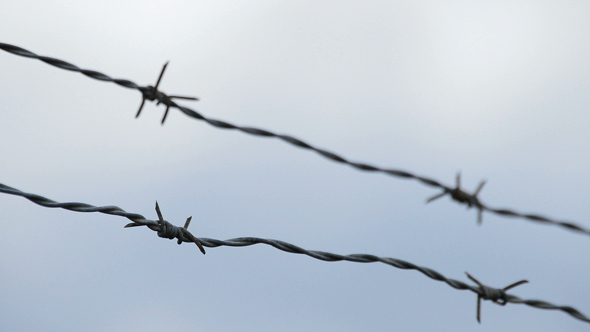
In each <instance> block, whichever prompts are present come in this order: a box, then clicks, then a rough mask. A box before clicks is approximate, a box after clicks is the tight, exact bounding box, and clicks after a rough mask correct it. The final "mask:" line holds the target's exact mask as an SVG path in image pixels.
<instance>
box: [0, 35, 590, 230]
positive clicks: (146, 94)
mask: <svg viewBox="0 0 590 332" xmlns="http://www.w3.org/2000/svg"><path fill="white" fill-rule="evenodd" d="M0 49H2V50H4V51H6V52H9V53H12V54H16V55H19V56H23V57H27V58H34V59H39V60H41V61H43V62H45V63H48V64H50V65H52V66H55V67H58V68H61V69H65V70H70V71H77V72H80V73H82V74H84V75H86V76H88V77H91V78H94V79H97V80H100V81H107V82H113V83H116V84H118V85H120V86H123V87H126V88H130V89H136V90H138V91H139V92H141V93H142V102H141V106H140V108H139V110H138V112H137V115H136V117H138V116H139V115H140V114H141V110H142V108H143V105H144V103H145V101H146V100H150V101H155V100H157V101H158V102H157V104H158V105H159V104H160V103H162V104H164V105H166V111H165V113H164V116H163V118H162V124H164V121H165V120H166V117H167V116H168V110H169V109H170V107H174V108H177V109H179V110H180V111H181V112H183V113H184V114H186V115H187V116H189V117H191V118H193V119H196V120H202V121H205V122H206V123H208V124H210V125H212V126H214V127H217V128H220V129H233V130H239V131H241V132H244V133H247V134H250V135H254V136H260V137H274V138H278V139H280V140H282V141H284V142H287V143H289V144H292V145H294V146H296V147H300V148H303V149H308V150H312V151H314V152H316V153H318V154H320V155H321V156H323V157H325V158H327V159H330V160H332V161H335V162H338V163H342V164H346V165H349V166H351V167H353V168H355V169H357V170H360V171H365V172H379V173H383V174H387V175H390V176H394V177H398V178H403V179H414V180H417V181H419V182H421V183H423V184H425V185H427V186H430V187H435V188H440V189H442V190H443V192H442V194H440V195H437V196H435V197H433V198H431V199H429V200H428V201H427V202H430V201H432V200H433V199H436V198H438V197H440V196H443V195H446V194H449V195H450V196H451V198H452V199H453V200H454V201H456V202H458V203H460V204H465V205H467V207H468V208H471V207H475V208H476V209H477V210H478V219H477V221H478V224H481V221H482V212H483V211H488V212H492V213H495V214H498V215H501V216H505V217H518V218H523V219H527V220H529V221H533V222H537V223H542V224H552V225H557V226H560V227H563V228H566V229H569V230H571V231H574V232H578V233H583V234H586V235H590V229H587V228H584V227H582V226H579V225H577V224H576V223H574V222H571V221H561V220H556V219H552V218H548V217H545V216H541V215H538V214H529V213H521V212H517V211H514V210H511V209H506V208H501V209H500V208H492V207H488V206H487V205H485V204H483V203H482V202H481V201H480V200H479V199H478V198H477V197H476V195H477V192H476V193H475V194H469V193H467V192H465V191H463V190H461V188H460V186H459V179H458V178H457V186H456V187H455V188H451V187H449V186H446V185H444V184H441V183H440V182H438V181H436V180H434V179H430V178H427V177H424V176H420V175H416V174H412V173H410V172H406V171H403V170H398V169H392V168H381V167H377V166H373V165H368V164H365V163H358V162H353V161H350V160H348V159H346V158H344V157H342V156H339V155H337V154H335V153H332V152H329V151H326V150H323V149H320V148H317V147H314V146H312V145H310V144H308V143H306V142H303V141H301V140H299V139H297V138H295V137H292V136H288V135H281V134H275V133H273V132H270V131H267V130H264V129H259V128H253V127H241V126H237V125H233V124H231V123H228V122H225V121H221V120H216V119H210V118H207V117H205V116H203V115H201V114H200V113H198V112H197V111H195V110H192V109H190V108H188V107H185V106H181V105H178V104H176V103H175V102H174V101H173V100H172V99H173V98H181V99H193V100H198V99H197V98H194V97H183V96H168V95H166V94H165V93H163V92H161V91H159V90H158V85H159V83H160V80H161V79H162V75H163V74H164V70H165V69H166V65H167V63H166V65H164V68H162V71H161V72H160V76H159V78H158V81H157V83H156V86H155V87H154V86H140V85H137V84H136V83H134V82H131V81H129V80H125V79H115V78H111V77H109V76H108V75H105V74H103V73H100V72H97V71H94V70H88V69H81V68H79V67H78V66H76V65H73V64H71V63H68V62H65V61H63V60H59V59H55V58H51V57H46V56H39V55H37V54H35V53H33V52H30V51H28V50H25V49H23V48H20V47H18V46H14V45H10V44H5V43H0ZM479 189H481V187H480V188H479ZM479 189H478V191H479Z"/></svg>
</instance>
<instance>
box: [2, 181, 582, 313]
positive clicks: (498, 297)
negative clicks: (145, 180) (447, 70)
mask: <svg viewBox="0 0 590 332" xmlns="http://www.w3.org/2000/svg"><path fill="white" fill-rule="evenodd" d="M0 192H2V193H5V194H9V195H16V196H21V197H24V198H26V199H28V200H29V201H31V202H33V203H35V204H38V205H41V206H44V207H49V208H62V209H66V210H70V211H76V212H100V213H105V214H111V215H116V216H121V217H125V218H127V219H129V220H131V221H132V223H129V224H127V225H125V227H136V226H147V227H148V228H150V229H151V230H153V231H156V232H157V233H158V236H160V237H162V238H168V239H173V238H176V239H177V240H178V244H181V243H182V242H193V243H195V244H197V245H198V246H199V248H200V249H201V251H202V252H203V254H204V253H205V250H204V249H203V248H202V247H201V246H200V245H202V246H205V247H209V248H216V247H220V246H228V247H246V246H251V245H254V244H266V245H269V246H272V247H274V248H276V249H279V250H282V251H285V252H288V253H291V254H303V255H307V256H309V257H312V258H315V259H318V260H322V261H326V262H337V261H348V262H356V263H374V262H381V263H384V264H387V265H390V266H393V267H395V268H398V269H403V270H416V271H419V272H421V273H422V274H424V275H425V276H427V277H429V278H431V279H434V280H437V281H442V282H445V283H446V284H448V285H449V286H451V287H453V288H455V289H458V290H470V291H472V292H474V293H476V294H477V296H478V298H477V300H478V304H477V320H478V321H480V302H481V300H482V299H483V300H490V301H492V302H494V303H496V304H499V305H506V304H507V303H520V304H526V305H528V306H531V307H534V308H538V309H546V310H561V311H563V312H565V313H568V314H569V315H570V316H572V317H574V318H576V319H579V320H581V321H584V322H587V323H590V318H588V317H587V316H586V315H584V314H582V313H581V312H580V311H578V310H577V309H575V308H573V307H571V306H562V305H555V304H551V303H549V302H545V301H540V300H526V299H521V298H519V297H518V296H515V295H512V294H507V293H506V291H507V290H508V289H510V288H512V287H516V286H518V285H521V284H523V283H525V282H527V281H526V280H522V281H519V282H516V283H513V284H511V285H510V286H507V287H504V288H502V289H499V288H493V287H489V286H486V285H484V284H482V283H480V282H479V281H478V280H477V279H475V278H473V277H472V276H471V275H469V274H468V273H467V276H468V277H469V278H470V279H471V280H473V281H474V282H475V283H476V284H477V285H476V286H473V285H469V284H466V283H464V282H463V281H460V280H455V279H450V278H447V277H445V276H443V275H442V274H440V273H439V272H436V271H434V270H432V269H429V268H427V267H422V266H418V265H415V264H412V263H410V262H406V261H404V260H401V259H396V258H391V257H378V256H375V255H368V254H352V255H339V254H333V253H329V252H325V251H316V250H306V249H303V248H301V247H298V246H296V245H294V244H291V243H287V242H284V241H279V240H272V239H262V238H257V237H240V238H235V239H229V240H225V241H224V240H216V239H209V238H197V237H195V236H193V235H192V234H191V233H190V232H189V231H188V230H187V229H186V228H187V227H188V222H189V221H190V218H189V219H188V220H187V223H185V227H177V226H174V225H172V224H170V223H169V222H168V221H166V220H164V219H163V217H162V214H161V212H160V209H159V207H158V205H157V203H156V212H157V214H158V218H159V220H157V221H155V220H148V219H146V218H145V217H144V216H142V215H140V214H137V213H129V212H126V211H125V210H123V209H121V208H120V207H118V206H113V205H109V206H93V205H90V204H85V203H77V202H67V203H59V202H56V201H53V200H51V199H48V198H46V197H43V196H40V195H36V194H31V193H26V192H23V191H20V190H18V189H15V188H12V187H9V186H7V185H4V184H1V183H0Z"/></svg>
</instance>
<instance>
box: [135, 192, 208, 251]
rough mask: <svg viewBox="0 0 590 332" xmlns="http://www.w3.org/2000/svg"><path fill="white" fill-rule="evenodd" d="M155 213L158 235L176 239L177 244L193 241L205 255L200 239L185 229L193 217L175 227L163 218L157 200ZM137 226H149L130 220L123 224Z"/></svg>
mask: <svg viewBox="0 0 590 332" xmlns="http://www.w3.org/2000/svg"><path fill="white" fill-rule="evenodd" d="M156 214H158V220H157V223H158V226H159V228H158V229H157V232H158V236H159V237H161V238H165V239H170V240H172V239H177V240H178V241H177V243H178V244H179V245H180V244H182V242H194V243H195V244H196V245H197V247H199V250H201V252H202V253H203V255H205V248H203V245H202V244H201V241H199V239H198V238H197V237H195V236H194V235H193V234H192V233H191V232H189V231H188V229H187V228H188V226H189V225H190V223H191V219H192V218H193V217H192V216H191V217H188V218H187V219H186V222H185V223H184V227H176V226H174V225H172V224H171V223H169V222H168V221H166V220H164V217H163V216H162V212H161V211H160V206H159V205H158V201H156ZM137 226H149V225H145V224H142V223H138V222H132V223H129V224H127V225H125V228H129V227H137ZM150 228H151V227H150Z"/></svg>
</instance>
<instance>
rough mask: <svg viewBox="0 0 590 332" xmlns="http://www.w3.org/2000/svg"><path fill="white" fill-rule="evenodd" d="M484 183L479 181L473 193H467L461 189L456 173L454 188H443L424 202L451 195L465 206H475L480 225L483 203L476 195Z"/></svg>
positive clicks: (459, 177) (459, 176)
mask: <svg viewBox="0 0 590 332" xmlns="http://www.w3.org/2000/svg"><path fill="white" fill-rule="evenodd" d="M484 184H486V181H485V180H484V181H481V183H480V184H479V186H477V189H476V190H475V192H474V193H473V194H468V193H467V192H465V191H463V190H461V173H460V172H459V173H457V185H456V187H455V188H453V189H445V190H444V191H443V192H442V193H440V194H438V195H435V196H432V197H430V198H429V199H427V200H426V204H428V203H430V202H432V201H434V200H435V199H438V198H441V197H443V196H445V195H447V194H449V195H451V198H452V199H454V200H455V201H457V202H459V203H463V204H467V208H468V209H470V208H471V207H473V206H474V207H476V208H477V210H478V211H477V224H478V225H481V223H482V214H483V210H484V208H485V207H484V205H483V204H481V203H480V202H479V199H478V198H477V195H478V194H479V192H480V190H481V188H483V185H484Z"/></svg>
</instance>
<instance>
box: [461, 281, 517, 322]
mask: <svg viewBox="0 0 590 332" xmlns="http://www.w3.org/2000/svg"><path fill="white" fill-rule="evenodd" d="M465 274H466V275H467V277H468V278H469V279H471V280H472V281H473V282H475V283H476V284H477V285H478V286H479V289H480V290H481V292H478V294H477V322H478V323H480V324H481V300H482V299H484V300H490V301H492V302H494V303H496V304H499V305H502V306H504V305H506V303H508V295H507V294H506V293H505V292H506V291H507V290H509V289H511V288H514V287H516V286H520V285H522V284H526V283H528V282H529V281H528V280H521V281H517V282H515V283H513V284H510V285H508V286H506V287H504V288H502V289H498V288H492V287H488V286H486V285H484V284H482V283H481V282H479V280H477V279H475V278H474V277H473V276H471V275H470V274H469V273H467V272H465Z"/></svg>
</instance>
